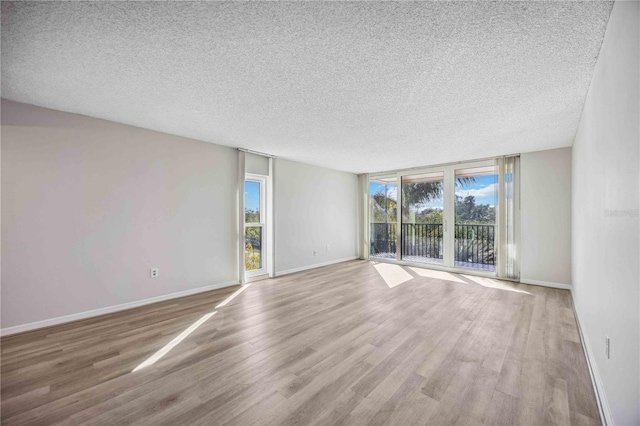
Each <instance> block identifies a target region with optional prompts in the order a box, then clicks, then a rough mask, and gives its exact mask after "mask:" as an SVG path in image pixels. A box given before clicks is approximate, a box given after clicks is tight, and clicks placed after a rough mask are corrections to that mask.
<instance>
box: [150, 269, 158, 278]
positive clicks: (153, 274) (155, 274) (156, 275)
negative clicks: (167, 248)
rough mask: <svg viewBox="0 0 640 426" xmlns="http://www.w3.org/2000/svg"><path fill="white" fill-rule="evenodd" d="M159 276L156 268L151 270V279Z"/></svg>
mask: <svg viewBox="0 0 640 426" xmlns="http://www.w3.org/2000/svg"><path fill="white" fill-rule="evenodd" d="M159 276H160V270H159V269H158V268H151V278H158V277H159Z"/></svg>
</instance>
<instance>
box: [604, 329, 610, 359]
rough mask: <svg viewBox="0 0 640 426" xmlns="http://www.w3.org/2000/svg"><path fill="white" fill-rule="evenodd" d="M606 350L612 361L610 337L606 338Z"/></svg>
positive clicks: (608, 357)
mask: <svg viewBox="0 0 640 426" xmlns="http://www.w3.org/2000/svg"><path fill="white" fill-rule="evenodd" d="M604 339H605V341H604V350H605V354H606V355H607V359H611V341H610V340H609V336H606V335H605V336H604Z"/></svg>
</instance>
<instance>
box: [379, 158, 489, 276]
mask: <svg viewBox="0 0 640 426" xmlns="http://www.w3.org/2000/svg"><path fill="white" fill-rule="evenodd" d="M498 177H499V172H498V166H497V162H496V161H495V160H488V161H479V162H473V163H465V164H459V165H447V166H440V167H435V168H428V169H422V170H416V171H413V170H412V171H407V172H397V173H393V174H386V175H372V176H370V179H369V207H370V208H369V226H370V240H369V241H370V249H369V257H370V258H378V259H389V260H391V261H393V260H395V261H400V262H402V263H408V264H416V265H417V264H428V265H432V266H435V267H443V268H451V269H464V270H476V271H479V272H482V273H488V274H494V273H495V271H496V270H497V269H496V268H497V261H498V256H497V254H496V248H497V247H498V246H499V244H498V242H497V240H496V238H497V236H498V235H499V233H498V231H497V226H498V217H499V215H497V214H496V211H497V207H498V204H499V203H498V201H499V189H498V188H499V178H498ZM398 188H400V190H399V191H398Z"/></svg>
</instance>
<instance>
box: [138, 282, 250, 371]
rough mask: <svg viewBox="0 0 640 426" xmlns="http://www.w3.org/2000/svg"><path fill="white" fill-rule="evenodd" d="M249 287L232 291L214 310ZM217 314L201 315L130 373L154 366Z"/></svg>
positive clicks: (215, 312) (247, 285) (214, 312)
mask: <svg viewBox="0 0 640 426" xmlns="http://www.w3.org/2000/svg"><path fill="white" fill-rule="evenodd" d="M250 285H251V284H245V285H243V286H242V287H240V288H239V289H238V290H236V291H234V292H233V293H232V294H230V295H229V296H227V298H226V299H224V300H223V301H222V302H220V303H218V304H217V305H216V307H215V308H214V309H219V308H222V307H223V306H226V305H228V304H229V303H230V302H231V301H232V300H233V299H235V298H236V296H238V295H239V294H240V293H242V292H243V291H245V290H246V289H247V287H249V286H250ZM217 313H218V311H213V312H210V313H208V314H206V315H203V316H202V317H201V318H200V319H199V320H198V321H196V322H194V323H193V324H191V325H190V326H189V328H187V329H186V330H185V331H183V332H182V333H180V334H179V335H178V336H176V337H175V338H174V339H173V340H172V341H170V342H169V343H167V344H166V345H164V346H163V347H162V349H160V350H159V351H158V352H156V353H154V354H153V355H151V356H150V357H149V358H147V359H146V360H145V361H144V362H143V363H142V364H140V365H138V366H137V367H136V368H134V369H133V371H132V373H133V372H136V371H138V370H142V369H143V368H145V367H148V366H150V365H153V364H155V363H156V362H157V361H158V360H159V359H160V358H162V357H163V356H165V355H166V354H167V353H169V351H170V350H171V349H173V348H175V347H176V346H178V345H179V344H180V342H182V341H183V340H184V339H186V338H187V336H189V335H190V334H191V333H193V332H194V331H195V330H196V329H197V328H198V327H200V326H201V325H202V324H204V323H205V321H207V320H208V319H209V318H211V317H212V316H214V315H215V314H217Z"/></svg>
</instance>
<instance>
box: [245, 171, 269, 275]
mask: <svg viewBox="0 0 640 426" xmlns="http://www.w3.org/2000/svg"><path fill="white" fill-rule="evenodd" d="M247 181H250V182H258V183H259V184H260V212H259V213H260V221H259V222H258V223H255V222H254V223H246V221H245V223H244V229H245V232H246V229H247V227H260V228H261V232H260V235H261V238H262V240H261V242H260V262H261V267H260V269H254V270H251V271H247V270H246V269H245V271H244V275H245V279H247V281H250V280H249V278H254V277H257V276H260V275H266V274H268V273H269V269H270V268H269V263H270V262H269V255H270V253H269V252H270V250H269V244H270V237H271V236H270V232H269V223H270V215H269V208H268V207H269V206H268V205H267V198H268V197H267V191H268V183H269V176H265V175H258V174H254V173H245V175H244V184H246V182H247ZM244 184H243V188H244ZM243 193H244V191H243ZM245 204H246V203H245ZM245 208H246V205H245ZM243 214H244V212H243ZM244 239H245V234H244V233H243V235H242V241H243V247H244ZM243 253H244V249H243ZM242 262H244V256H243V257H242Z"/></svg>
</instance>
